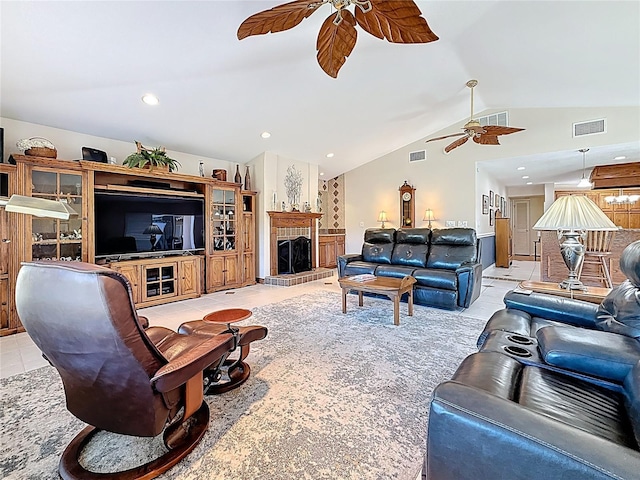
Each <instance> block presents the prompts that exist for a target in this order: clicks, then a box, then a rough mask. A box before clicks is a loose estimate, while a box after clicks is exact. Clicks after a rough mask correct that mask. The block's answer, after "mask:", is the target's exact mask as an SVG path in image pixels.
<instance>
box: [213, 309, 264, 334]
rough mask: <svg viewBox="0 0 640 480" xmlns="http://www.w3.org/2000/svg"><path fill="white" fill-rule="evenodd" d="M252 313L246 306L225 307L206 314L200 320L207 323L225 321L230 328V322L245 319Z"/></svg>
mask: <svg viewBox="0 0 640 480" xmlns="http://www.w3.org/2000/svg"><path fill="white" fill-rule="evenodd" d="M251 315H252V313H251V310H247V309H246V308H227V309H224V310H217V311H215V312H211V313H208V314H206V315H205V316H204V317H203V318H202V320H203V321H204V322H207V323H226V324H227V328H229V329H231V324H232V323H235V322H239V321H240V320H245V319H247V318H249V317H250V316H251Z"/></svg>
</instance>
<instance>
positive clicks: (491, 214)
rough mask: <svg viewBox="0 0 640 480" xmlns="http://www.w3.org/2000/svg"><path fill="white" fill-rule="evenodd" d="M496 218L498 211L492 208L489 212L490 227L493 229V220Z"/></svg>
mask: <svg viewBox="0 0 640 480" xmlns="http://www.w3.org/2000/svg"><path fill="white" fill-rule="evenodd" d="M494 218H496V211H495V210H494V209H493V208H492V209H491V210H489V226H490V227H493V219H494Z"/></svg>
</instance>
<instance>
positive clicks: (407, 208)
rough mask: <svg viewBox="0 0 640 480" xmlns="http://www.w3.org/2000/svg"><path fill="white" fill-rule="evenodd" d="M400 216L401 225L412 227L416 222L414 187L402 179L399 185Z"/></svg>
mask: <svg viewBox="0 0 640 480" xmlns="http://www.w3.org/2000/svg"><path fill="white" fill-rule="evenodd" d="M399 190H400V218H401V219H402V220H401V223H400V226H401V227H408V228H413V227H414V226H415V223H416V208H415V207H416V203H415V202H416V199H415V192H416V189H415V188H413V187H412V186H411V185H409V184H408V183H407V181H406V180H405V181H404V184H403V185H402V186H401V187H400V189H399Z"/></svg>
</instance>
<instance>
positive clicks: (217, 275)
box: [207, 254, 239, 292]
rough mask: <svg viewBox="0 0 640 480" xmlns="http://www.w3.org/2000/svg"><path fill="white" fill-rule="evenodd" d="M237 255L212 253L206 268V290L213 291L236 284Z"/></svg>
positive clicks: (237, 280)
mask: <svg viewBox="0 0 640 480" xmlns="http://www.w3.org/2000/svg"><path fill="white" fill-rule="evenodd" d="M238 282H239V279H238V255H237V254H230V255H214V256H212V257H210V258H209V265H208V268H207V292H215V291H216V290H222V289H225V288H233V287H235V286H237V284H238Z"/></svg>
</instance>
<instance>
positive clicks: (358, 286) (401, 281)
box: [338, 275, 416, 325]
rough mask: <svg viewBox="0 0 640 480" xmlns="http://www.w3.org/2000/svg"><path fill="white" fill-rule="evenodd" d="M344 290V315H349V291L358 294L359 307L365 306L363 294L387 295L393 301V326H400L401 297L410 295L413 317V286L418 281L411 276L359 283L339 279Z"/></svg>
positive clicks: (411, 314)
mask: <svg viewBox="0 0 640 480" xmlns="http://www.w3.org/2000/svg"><path fill="white" fill-rule="evenodd" d="M338 283H339V284H340V288H342V313H347V293H348V292H349V290H355V291H356V292H358V305H360V306H362V304H363V295H362V294H363V293H364V292H367V293H378V294H380V295H386V296H387V297H389V298H390V299H391V300H393V324H394V325H400V297H401V296H402V295H403V294H404V293H408V294H409V300H408V302H407V304H408V310H409V316H410V317H411V316H413V284H414V283H416V279H415V278H413V277H411V276H409V275H408V276H406V277H404V278H391V277H376V278H375V279H373V280H367V281H364V282H359V281H357V280H352V277H343V278H340V279H338Z"/></svg>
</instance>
